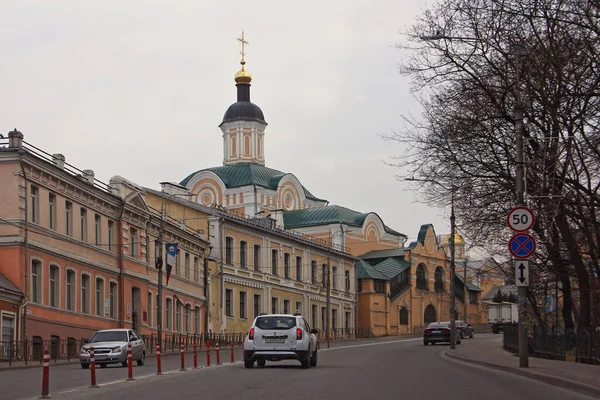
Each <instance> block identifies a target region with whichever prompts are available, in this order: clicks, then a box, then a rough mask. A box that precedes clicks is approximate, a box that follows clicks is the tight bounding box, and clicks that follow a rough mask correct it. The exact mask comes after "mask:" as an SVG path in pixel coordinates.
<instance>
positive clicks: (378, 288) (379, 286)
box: [373, 279, 385, 293]
mask: <svg viewBox="0 0 600 400" xmlns="http://www.w3.org/2000/svg"><path fill="white" fill-rule="evenodd" d="M373 285H374V287H375V293H385V281H382V280H379V279H375V280H373Z"/></svg>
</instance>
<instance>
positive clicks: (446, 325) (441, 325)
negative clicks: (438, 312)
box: [427, 323, 450, 329]
mask: <svg viewBox="0 0 600 400" xmlns="http://www.w3.org/2000/svg"><path fill="white" fill-rule="evenodd" d="M449 326H450V324H445V323H431V324H429V326H428V327H427V329H435V328H448V327H449Z"/></svg>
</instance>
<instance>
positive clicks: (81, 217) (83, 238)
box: [79, 208, 87, 242]
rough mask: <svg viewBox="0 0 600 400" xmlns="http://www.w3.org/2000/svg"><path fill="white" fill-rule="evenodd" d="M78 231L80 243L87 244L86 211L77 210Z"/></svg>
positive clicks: (83, 209)
mask: <svg viewBox="0 0 600 400" xmlns="http://www.w3.org/2000/svg"><path fill="white" fill-rule="evenodd" d="M79 230H80V232H81V241H82V242H87V210H86V209H85V208H82V209H80V210H79Z"/></svg>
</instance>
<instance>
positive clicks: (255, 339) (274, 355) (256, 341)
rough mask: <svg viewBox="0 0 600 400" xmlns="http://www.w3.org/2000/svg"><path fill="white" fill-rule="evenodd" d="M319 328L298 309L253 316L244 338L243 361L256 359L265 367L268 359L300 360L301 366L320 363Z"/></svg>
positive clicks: (251, 363)
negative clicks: (309, 321)
mask: <svg viewBox="0 0 600 400" xmlns="http://www.w3.org/2000/svg"><path fill="white" fill-rule="evenodd" d="M315 333H318V331H317V330H316V329H310V327H309V326H308V322H306V320H305V319H304V318H303V317H302V316H301V315H300V314H298V313H296V314H294V315H290V314H266V315H260V316H258V317H256V318H255V319H254V322H253V323H252V327H251V328H250V330H249V331H248V334H247V335H246V341H245V342H244V365H245V367H246V368H252V367H253V366H254V362H255V361H256V364H257V365H258V366H259V367H264V366H265V363H266V361H267V360H268V361H281V360H298V361H300V363H301V364H302V368H309V367H316V366H317V337H316V336H315Z"/></svg>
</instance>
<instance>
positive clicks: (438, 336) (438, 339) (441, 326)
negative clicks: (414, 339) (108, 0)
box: [423, 322, 460, 346]
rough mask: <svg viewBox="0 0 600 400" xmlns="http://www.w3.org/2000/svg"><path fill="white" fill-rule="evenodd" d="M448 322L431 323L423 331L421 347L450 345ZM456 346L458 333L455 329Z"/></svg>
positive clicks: (458, 341)
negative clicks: (438, 344)
mask: <svg viewBox="0 0 600 400" xmlns="http://www.w3.org/2000/svg"><path fill="white" fill-rule="evenodd" d="M450 332H451V329H450V322H432V323H431V324H429V326H428V327H427V329H425V330H424V331H423V345H425V346H427V345H428V344H429V343H431V344H432V345H433V344H436V343H450ZM455 332H456V334H455V336H454V337H455V340H456V344H460V331H459V330H458V328H456V331H455Z"/></svg>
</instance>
